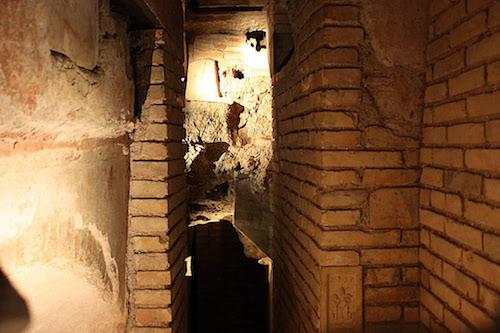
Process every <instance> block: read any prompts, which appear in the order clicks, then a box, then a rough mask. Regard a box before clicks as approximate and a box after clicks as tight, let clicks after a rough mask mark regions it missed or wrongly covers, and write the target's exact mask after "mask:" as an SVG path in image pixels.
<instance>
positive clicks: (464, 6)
mask: <svg viewBox="0 0 500 333" xmlns="http://www.w3.org/2000/svg"><path fill="white" fill-rule="evenodd" d="M430 11H431V12H430V15H431V20H432V21H431V24H430V28H429V43H428V46H427V53H426V56H427V63H428V67H427V80H426V81H427V88H426V91H425V106H426V108H425V111H424V129H423V145H422V151H421V155H420V162H421V165H422V169H423V170H422V178H421V183H422V189H421V193H420V195H421V197H420V223H421V235H420V239H421V249H420V261H421V263H422V273H421V289H420V301H421V310H420V320H421V322H422V323H423V324H424V325H425V326H426V327H427V328H429V329H430V330H432V331H438V330H440V329H441V327H443V326H444V327H446V328H447V329H449V330H450V331H452V332H465V331H468V330H469V329H470V328H469V327H475V328H478V329H484V328H486V327H487V326H488V325H492V323H493V321H492V317H493V316H495V315H498V313H499V312H498V311H499V308H498V291H499V290H498V288H499V283H498V281H499V276H500V266H499V265H498V262H499V260H500V252H499V249H500V237H499V236H500V224H499V221H500V179H499V178H500V173H499V172H500V169H499V166H500V149H499V148H500V120H499V119H498V115H499V113H498V112H499V110H498V105H500V92H499V91H498V89H499V88H500V63H499V61H498V54H500V32H499V29H500V3H498V1H497V2H495V1H485V0H470V1H455V2H454V3H453V4H451V3H450V1H437V0H435V1H432V3H431V8H430Z"/></svg>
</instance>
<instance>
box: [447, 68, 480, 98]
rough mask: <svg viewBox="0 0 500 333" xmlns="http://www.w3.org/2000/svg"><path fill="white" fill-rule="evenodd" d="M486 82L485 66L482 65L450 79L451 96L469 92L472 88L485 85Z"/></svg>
mask: <svg viewBox="0 0 500 333" xmlns="http://www.w3.org/2000/svg"><path fill="white" fill-rule="evenodd" d="M485 84H486V75H485V67H484V66H481V67H478V68H475V69H472V70H470V71H467V72H465V73H462V74H460V75H459V76H457V77H455V78H452V79H450V80H449V81H448V89H449V93H450V96H455V95H459V94H463V93H467V92H469V91H471V90H474V89H478V88H481V87H483V86H484V85H485Z"/></svg>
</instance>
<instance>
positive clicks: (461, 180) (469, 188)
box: [444, 170, 483, 196]
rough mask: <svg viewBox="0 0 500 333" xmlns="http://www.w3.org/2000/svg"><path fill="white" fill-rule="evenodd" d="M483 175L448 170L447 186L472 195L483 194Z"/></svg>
mask: <svg viewBox="0 0 500 333" xmlns="http://www.w3.org/2000/svg"><path fill="white" fill-rule="evenodd" d="M482 180H483V177H482V176H480V175H476V174H472V173H468V172H459V171H453V170H448V171H446V172H445V174H444V185H445V187H447V188H449V189H451V190H454V191H457V192H460V193H462V194H467V195H471V196H479V195H480V194H481V186H482Z"/></svg>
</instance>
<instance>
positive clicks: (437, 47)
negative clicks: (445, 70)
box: [426, 35, 450, 61]
mask: <svg viewBox="0 0 500 333" xmlns="http://www.w3.org/2000/svg"><path fill="white" fill-rule="evenodd" d="M449 50H450V36H449V35H444V36H442V37H440V38H439V39H436V40H435V41H432V42H431V43H429V44H428V45H427V51H426V58H427V60H428V61H431V60H433V59H435V58H438V57H440V56H442V55H444V54H446V53H447V52H448V51H449Z"/></svg>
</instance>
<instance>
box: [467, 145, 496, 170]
mask: <svg viewBox="0 0 500 333" xmlns="http://www.w3.org/2000/svg"><path fill="white" fill-rule="evenodd" d="M465 164H466V165H467V167H468V168H470V169H476V170H485V171H491V172H498V171H500V149H470V150H467V151H466V152H465Z"/></svg>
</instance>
